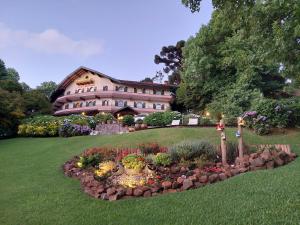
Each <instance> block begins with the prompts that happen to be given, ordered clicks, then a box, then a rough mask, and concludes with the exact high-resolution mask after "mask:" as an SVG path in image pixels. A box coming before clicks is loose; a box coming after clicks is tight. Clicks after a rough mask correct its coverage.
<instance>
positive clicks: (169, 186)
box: [161, 181, 172, 189]
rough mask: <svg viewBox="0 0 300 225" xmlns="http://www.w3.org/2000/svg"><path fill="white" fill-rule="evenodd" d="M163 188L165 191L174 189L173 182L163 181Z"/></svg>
mask: <svg viewBox="0 0 300 225" xmlns="http://www.w3.org/2000/svg"><path fill="white" fill-rule="evenodd" d="M161 186H162V187H163V188H164V189H169V188H171V187H172V182H171V181H163V182H162V183H161Z"/></svg>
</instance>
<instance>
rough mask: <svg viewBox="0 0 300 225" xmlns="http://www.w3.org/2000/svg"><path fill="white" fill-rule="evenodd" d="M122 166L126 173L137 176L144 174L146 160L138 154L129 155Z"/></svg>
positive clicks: (123, 160)
mask: <svg viewBox="0 0 300 225" xmlns="http://www.w3.org/2000/svg"><path fill="white" fill-rule="evenodd" d="M122 164H123V166H124V168H125V173H126V174H128V175H135V174H139V173H141V172H142V170H143V168H144V167H145V165H146V164H145V158H144V157H143V156H141V155H137V154H129V155H127V156H125V157H124V158H123V159H122Z"/></svg>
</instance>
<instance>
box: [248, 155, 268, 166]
mask: <svg viewBox="0 0 300 225" xmlns="http://www.w3.org/2000/svg"><path fill="white" fill-rule="evenodd" d="M264 164H265V161H264V160H263V159H262V158H260V157H257V158H256V159H254V160H253V161H252V162H251V165H252V166H255V167H261V166H263V165H264Z"/></svg>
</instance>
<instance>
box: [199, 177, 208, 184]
mask: <svg viewBox="0 0 300 225" xmlns="http://www.w3.org/2000/svg"><path fill="white" fill-rule="evenodd" d="M207 181H208V176H207V175H203V176H201V177H199V182H201V183H206V182H207Z"/></svg>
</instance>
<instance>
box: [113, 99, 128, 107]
mask: <svg viewBox="0 0 300 225" xmlns="http://www.w3.org/2000/svg"><path fill="white" fill-rule="evenodd" d="M115 106H118V107H125V106H127V101H123V100H116V101H115Z"/></svg>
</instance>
